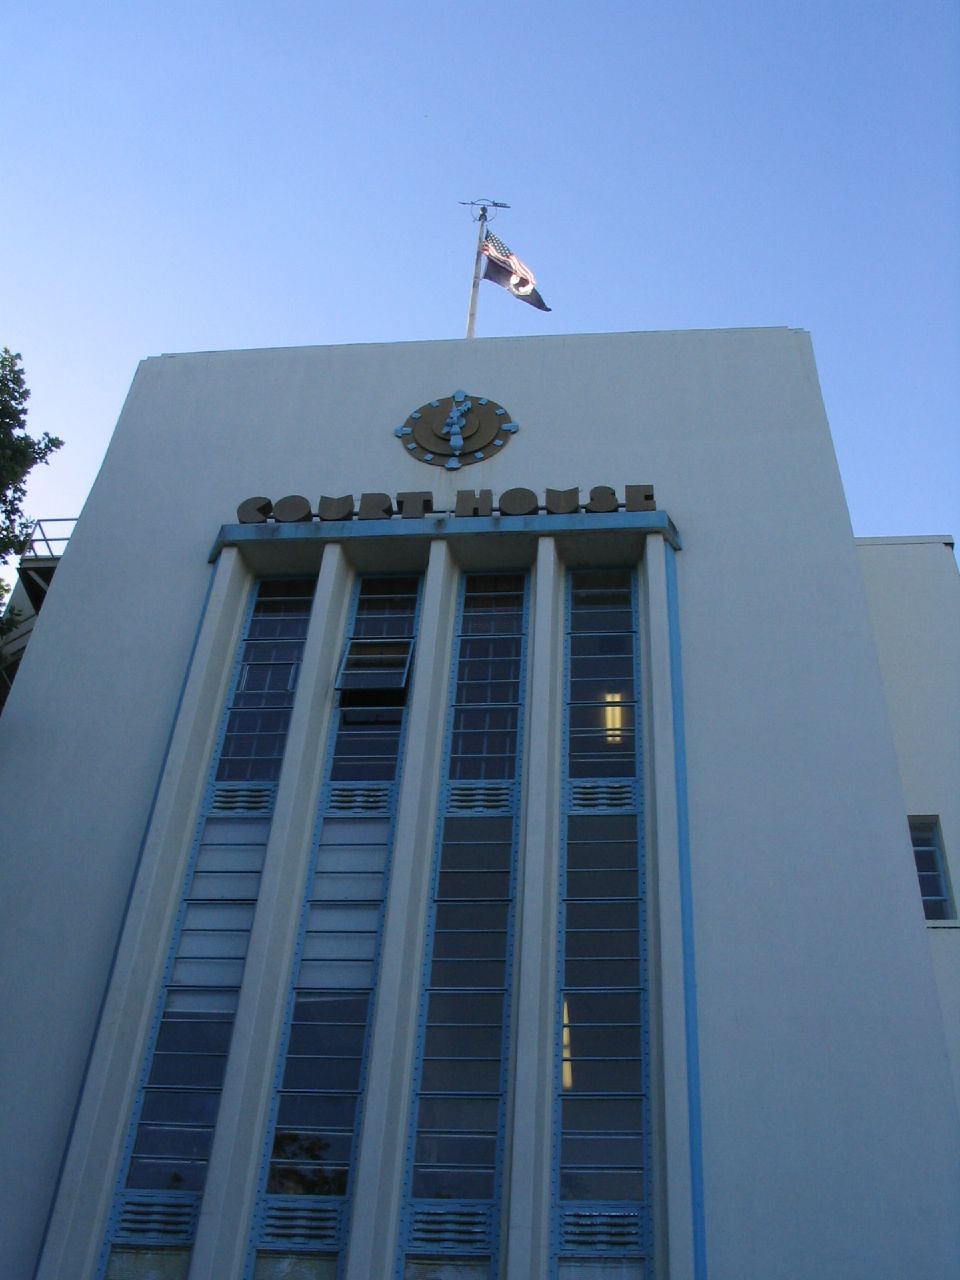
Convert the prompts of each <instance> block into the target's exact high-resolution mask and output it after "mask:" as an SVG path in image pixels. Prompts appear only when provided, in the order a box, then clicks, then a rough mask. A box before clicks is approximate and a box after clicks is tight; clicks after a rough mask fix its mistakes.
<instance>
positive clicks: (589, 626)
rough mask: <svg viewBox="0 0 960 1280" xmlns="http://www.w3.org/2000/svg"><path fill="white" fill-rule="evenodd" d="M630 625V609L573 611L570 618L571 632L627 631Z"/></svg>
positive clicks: (631, 622) (631, 616) (631, 620)
mask: <svg viewBox="0 0 960 1280" xmlns="http://www.w3.org/2000/svg"><path fill="white" fill-rule="evenodd" d="M632 625H633V610H632V609H618V608H609V609H602V608H601V609H574V611H573V613H572V614H571V617H570V627H571V630H572V631H629V630H630V628H631V627H632Z"/></svg>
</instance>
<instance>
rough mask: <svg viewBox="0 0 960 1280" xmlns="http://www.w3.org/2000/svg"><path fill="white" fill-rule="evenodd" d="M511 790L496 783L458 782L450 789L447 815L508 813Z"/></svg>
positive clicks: (509, 810)
mask: <svg viewBox="0 0 960 1280" xmlns="http://www.w3.org/2000/svg"><path fill="white" fill-rule="evenodd" d="M512 798H513V788H512V787H509V786H498V785H497V784H496V783H482V782H476V783H470V782H459V783H455V784H453V785H452V786H451V787H450V790H449V793H448V795H447V813H510V812H511V809H512V805H511V801H512Z"/></svg>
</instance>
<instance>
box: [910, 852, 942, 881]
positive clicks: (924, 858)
mask: <svg viewBox="0 0 960 1280" xmlns="http://www.w3.org/2000/svg"><path fill="white" fill-rule="evenodd" d="M913 856H914V858H915V860H916V863H917V871H919V872H923V871H925V872H927V873H932V874H933V875H937V876H939V874H940V867H939V866H938V864H937V853H936V850H935V849H914V851H913Z"/></svg>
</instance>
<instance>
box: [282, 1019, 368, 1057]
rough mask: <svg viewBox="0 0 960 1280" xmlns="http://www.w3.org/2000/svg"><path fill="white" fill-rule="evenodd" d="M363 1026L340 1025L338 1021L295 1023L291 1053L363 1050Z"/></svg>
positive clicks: (291, 1034) (292, 1030)
mask: <svg viewBox="0 0 960 1280" xmlns="http://www.w3.org/2000/svg"><path fill="white" fill-rule="evenodd" d="M365 1031H366V1028H365V1027H363V1026H338V1025H337V1024H336V1023H330V1024H324V1023H315V1022H300V1023H296V1022H295V1023H294V1024H293V1026H292V1027H291V1028H290V1044H289V1047H288V1052H289V1053H295V1054H306V1053H312V1054H350V1055H353V1054H355V1055H358V1056H359V1054H360V1053H362V1052H363V1037H364V1034H365Z"/></svg>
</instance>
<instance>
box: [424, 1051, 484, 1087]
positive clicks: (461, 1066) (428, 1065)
mask: <svg viewBox="0 0 960 1280" xmlns="http://www.w3.org/2000/svg"><path fill="white" fill-rule="evenodd" d="M420 1087H421V1089H422V1090H423V1091H424V1092H426V1093H433V1092H437V1093H445V1092H450V1093H454V1092H462V1093H472V1092H478V1091H479V1092H481V1093H496V1092H497V1090H498V1089H499V1088H500V1059H499V1058H496V1059H494V1060H493V1061H490V1062H485V1061H484V1062H478V1061H476V1060H474V1059H472V1058H450V1059H448V1058H425V1059H424V1062H423V1078H422V1080H421V1084H420Z"/></svg>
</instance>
